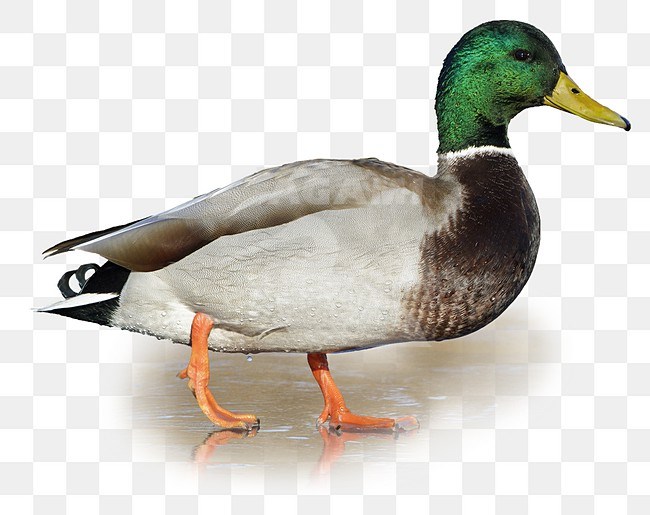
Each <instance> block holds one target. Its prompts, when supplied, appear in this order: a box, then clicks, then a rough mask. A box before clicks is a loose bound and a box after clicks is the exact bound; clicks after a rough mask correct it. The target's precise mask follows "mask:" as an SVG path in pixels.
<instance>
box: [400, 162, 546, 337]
mask: <svg viewBox="0 0 650 515" xmlns="http://www.w3.org/2000/svg"><path fill="white" fill-rule="evenodd" d="M440 165H441V166H440V172H439V177H440V178H442V179H444V180H446V181H449V180H451V181H458V183H460V185H461V186H462V189H463V202H462V205H460V206H459V208H458V210H457V211H456V213H455V214H454V215H452V216H451V217H450V219H449V221H448V223H447V224H445V225H444V226H443V227H440V228H438V229H436V230H434V231H432V232H431V233H430V234H428V235H427V236H426V237H425V238H424V239H423V241H422V244H421V265H420V272H419V282H418V284H417V285H416V286H415V287H413V288H412V289H411V290H410V291H408V292H406V294H405V295H404V297H403V300H402V308H403V321H404V323H405V324H406V327H405V328H404V329H405V332H407V333H409V334H410V335H411V337H413V338H414V339H419V338H424V339H427V340H444V339H449V338H456V337H458V336H463V335H465V334H468V333H471V332H473V331H476V330H477V329H480V328H481V327H483V326H485V325H486V324H488V323H489V322H491V321H492V320H494V319H495V318H496V317H497V316H499V315H500V314H501V313H502V312H503V311H504V310H505V309H506V308H507V307H508V306H509V305H510V303H511V302H512V301H513V300H514V299H515V298H516V297H517V295H518V294H519V292H520V291H521V289H522V288H523V286H524V285H525V284H526V281H527V280H528V278H529V277H530V274H531V272H532V269H533V265H534V264H535V258H536V256H537V250H538V248H539V233H540V226H539V213H538V210H537V204H536V202H535V198H534V196H533V193H532V191H531V189H530V186H529V185H528V182H527V181H526V178H525V177H524V175H523V172H522V171H521V169H520V168H519V165H518V164H517V162H516V160H515V159H514V157H511V156H508V155H497V154H489V153H485V154H475V155H473V156H469V157H465V158H462V159H456V160H454V161H452V162H447V163H445V162H443V161H441V163H440ZM434 182H435V180H434Z"/></svg>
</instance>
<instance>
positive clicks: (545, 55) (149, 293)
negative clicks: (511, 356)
mask: <svg viewBox="0 0 650 515" xmlns="http://www.w3.org/2000/svg"><path fill="white" fill-rule="evenodd" d="M541 105H549V106H552V107H555V108H557V109H560V110H563V111H568V112H569V113H573V114H576V115H578V116H580V117H582V118H585V119H587V120H591V121H592V122H597V123H604V124H608V125H613V126H615V127H620V128H622V129H625V130H629V129H630V123H629V122H628V121H627V120H626V119H625V118H623V117H622V116H620V115H618V114H616V113H615V112H614V111H612V110H610V109H608V108H607V107H604V106H602V105H601V104H599V103H598V102H596V101H595V100H593V99H591V98H590V97H589V96H587V95H586V94H585V93H584V92H583V91H582V90H581V89H580V88H579V87H578V86H577V85H576V84H575V83H574V82H573V80H572V79H571V78H570V77H569V75H568V74H567V71H566V68H565V66H564V64H563V63H562V59H561V58H560V55H559V54H558V52H557V50H556V49H555V47H554V46H553V44H552V43H551V41H550V40H549V39H548V37H547V36H546V35H545V34H544V33H542V32H541V31H540V30H538V29H536V28H535V27H533V26H531V25H529V24H526V23H521V22H516V21H493V22H488V23H484V24H482V25H480V26H478V27H476V28H474V29H472V30H470V31H469V32H467V33H466V34H465V35H464V36H463V37H462V38H461V39H460V41H458V43H457V44H456V45H455V46H454V47H453V48H452V50H451V51H450V52H449V54H448V55H447V57H446V59H445V61H444V65H443V68H442V71H441V73H440V78H439V81H438V89H437V93H436V103H435V106H436V113H437V116H438V132H439V138H440V146H439V148H438V170H437V174H436V175H435V176H434V177H429V176H427V175H424V174H422V173H418V172H416V171H413V170H409V169H407V168H404V167H402V166H398V165H395V164H391V163H387V162H383V161H380V160H378V159H372V158H371V159H356V160H333V159H318V160H312V161H302V162H297V163H291V164H286V165H283V166H279V167H276V168H271V169H267V170H262V171H260V172H258V173H255V174H253V175H251V176H249V177H247V178H245V179H243V180H240V181H237V182H234V183H233V184H231V185H229V186H227V187H225V188H222V189H218V190H215V191H212V192H210V193H207V194H205V195H201V196H199V197H196V198H195V199H193V200H191V201H189V202H186V203H184V204H182V205H180V206H178V207H175V208H173V209H170V210H168V211H164V212H162V213H160V214H157V215H153V216H150V217H148V218H144V219H142V220H139V221H135V222H132V223H129V224H126V225H123V226H120V227H113V228H111V229H107V230H103V231H98V232H94V233H91V234H87V235H85V236H80V237H78V238H74V239H71V240H68V241H64V242H62V243H58V244H56V245H54V246H53V247H51V248H49V249H48V250H46V251H45V252H44V254H45V256H53V255H56V254H60V253H62V252H68V251H71V250H84V251H88V252H93V253H96V254H99V255H100V256H103V257H104V258H106V259H107V262H106V263H105V264H104V265H103V266H101V267H100V266H98V265H93V264H91V265H85V266H83V267H80V268H79V269H78V270H75V271H70V272H67V273H66V274H65V275H64V276H63V277H62V278H61V281H60V282H59V288H60V290H61V292H62V294H63V296H64V297H65V299H64V300H62V301H60V302H57V303H55V304H52V305H50V306H48V307H45V308H42V309H41V311H46V312H49V313H56V314H59V315H64V316H68V317H72V318H77V319H81V320H87V321H90V322H95V323H97V324H102V325H107V326H113V327H119V328H121V329H126V330H129V331H135V332H139V333H145V334H148V335H152V336H155V337H158V338H161V339H168V340H172V341H174V342H178V343H183V344H186V345H191V357H190V360H189V364H188V366H187V368H186V369H185V370H183V371H182V372H181V373H180V374H179V375H180V376H181V377H182V378H189V387H190V388H191V389H192V391H193V392H194V394H195V396H196V398H197V401H198V404H199V406H200V407H201V409H202V410H203V412H204V413H205V414H206V415H207V416H208V418H209V419H210V420H211V421H212V422H213V423H214V424H216V425H217V426H218V427H219V428H224V429H243V430H250V429H252V428H254V427H257V426H259V419H258V418H257V417H256V416H254V415H250V414H236V413H232V412H230V411H227V410H225V409H224V408H222V407H221V406H219V404H217V402H216V401H215V399H214V397H213V396H212V394H211V393H210V390H209V389H208V380H209V361H208V350H212V351H220V352H240V353H247V354H248V353H258V352H299V353H306V354H307V360H308V363H309V366H310V367H311V370H312V372H313V375H314V377H315V379H316V381H317V382H318V384H319V386H320V388H321V390H322V393H323V397H324V401H325V407H324V409H323V411H322V413H321V414H320V416H319V417H318V423H319V424H325V423H326V422H327V421H329V426H330V427H335V428H338V429H342V430H346V429H354V430H382V429H388V430H390V429H407V428H410V427H413V426H414V425H415V424H416V421H415V419H413V418H412V417H403V418H398V419H392V418H376V417H367V416H359V415H355V414H353V413H352V412H351V411H350V410H349V409H348V408H347V406H346V404H345V401H344V399H343V396H342V395H341V393H340V391H339V389H338V388H337V386H336V384H335V383H334V380H333V379H332V376H331V374H330V371H329V367H328V361H327V354H329V353H334V352H341V351H352V350H358V349H367V348H370V347H376V346H379V345H386V344H389V343H397V342H407V341H422V340H445V339H449V338H457V337H459V336H463V335H466V334H468V333H471V332H473V331H476V330H478V329H480V328H482V327H483V326H485V325H486V324H488V323H490V322H491V321H492V320H494V319H495V318H496V317H498V316H499V315H500V314H501V313H503V311H504V310H505V309H506V308H507V307H508V305H509V304H510V303H511V302H512V301H513V300H514V299H515V298H516V297H517V295H518V294H519V292H520V291H521V289H522V288H523V286H524V285H525V284H526V281H527V280H528V278H529V277H530V274H531V272H532V270H533V265H534V263H535V258H536V255H537V250H538V247H539V238H540V220H539V213H538V210H537V205H536V202H535V197H534V196H533V192H532V191H531V189H530V187H529V185H528V182H527V181H526V178H525V177H524V174H523V173H522V170H521V168H520V167H519V165H518V164H517V160H516V159H515V157H514V155H513V152H512V150H511V149H510V145H509V143H508V135H507V128H508V124H509V122H510V120H511V119H512V118H513V117H514V116H515V115H516V114H517V113H519V112H521V111H522V110H523V109H526V108H528V107H533V106H541ZM90 272H94V273H92V275H91V274H90ZM73 276H74V277H75V278H76V279H77V282H79V287H78V288H76V289H73V288H72V287H71V286H70V280H71V279H73ZM89 276H90V277H89Z"/></svg>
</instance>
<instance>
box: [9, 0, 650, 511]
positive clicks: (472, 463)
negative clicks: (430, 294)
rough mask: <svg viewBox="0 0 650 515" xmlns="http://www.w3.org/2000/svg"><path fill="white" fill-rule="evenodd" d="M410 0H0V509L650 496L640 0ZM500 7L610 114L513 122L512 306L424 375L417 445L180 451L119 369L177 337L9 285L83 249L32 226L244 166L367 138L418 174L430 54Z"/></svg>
mask: <svg viewBox="0 0 650 515" xmlns="http://www.w3.org/2000/svg"><path fill="white" fill-rule="evenodd" d="M429 4H430V3H429V2H427V1H424V0H409V1H400V2H396V1H394V0H392V1H391V0H388V1H386V0H381V1H378V0H373V1H370V0H368V1H366V2H363V1H360V0H345V1H344V0H335V1H333V2H331V3H330V2H320V1H310V2H298V1H297V0H267V1H261V0H251V1H247V2H227V1H223V2H221V1H220V2H212V1H209V0H199V1H198V2H197V1H196V0H169V1H166V2H162V1H154V0H134V1H133V2H129V1H127V0H69V1H67V2H65V1H63V0H33V1H21V2H16V1H9V0H0V174H1V176H2V182H1V184H2V188H1V190H0V197H1V198H0V231H1V234H2V242H3V252H2V253H0V284H1V285H2V286H1V288H2V294H3V295H2V298H0V331H2V338H1V339H0V349H1V359H0V396H1V397H0V512H2V513H36V514H46V513H47V514H48V515H58V514H63V513H70V514H74V513H84V514H89V513H102V514H109V513H110V514H113V513H124V514H128V513H131V512H132V513H145V512H146V513H162V512H166V513H169V514H176V513H194V512H200V513H214V512H215V511H217V512H219V513H225V512H228V511H230V512H232V513H234V514H248V513H270V514H272V513H282V514H291V513H300V514H302V513H312V514H315V515H318V514H321V513H323V514H325V513H334V512H344V513H347V512H349V513H372V514H374V513H379V514H388V513H394V512H403V513H406V512H407V511H408V512H409V513H424V512H427V511H428V510H429V511H430V512H431V513H445V514H449V515H453V514H460V513H464V514H474V513H477V514H481V515H484V514H490V513H498V514H506V515H507V514H525V513H529V514H541V513H543V514H548V513H560V512H561V513H566V514H573V513H599V514H604V513H607V514H610V513H628V514H631V515H640V514H646V513H650V482H649V481H648V478H649V477H650V444H648V442H650V345H649V344H648V342H650V316H649V315H650V170H648V166H649V165H650V158H649V157H648V154H647V149H648V141H649V140H648V131H650V122H649V121H648V120H650V95H649V94H648V84H650V53H648V50H647V49H648V48H650V33H649V31H648V22H647V20H648V19H649V17H650V9H649V8H648V7H647V3H646V2H643V1H641V0H630V1H628V2H611V1H607V0H597V1H595V2H590V1H586V0H585V1H578V0H571V1H568V0H567V1H560V0H546V1H545V2H536V1H533V0H530V1H529V2H528V3H526V2H520V1H506V0H492V1H479V0H464V1H462V2H445V3H444V4H442V3H431V5H429ZM499 18H506V19H520V20H525V21H529V22H531V23H533V24H535V25H536V26H538V27H539V28H541V29H542V30H543V31H544V32H546V33H547V34H548V35H549V36H550V37H551V39H552V40H553V41H554V43H555V44H556V45H557V47H558V49H559V50H560V53H561V54H562V56H563V58H564V61H565V64H566V65H567V67H568V69H569V72H570V73H571V75H572V77H573V78H574V79H575V80H576V81H577V82H578V84H580V85H581V86H582V87H583V88H584V89H585V91H587V92H591V93H593V96H594V97H595V98H597V99H599V100H601V101H602V102H603V103H605V104H606V105H608V106H610V107H612V108H613V109H615V110H616V111H618V112H621V113H623V114H626V115H628V117H629V118H630V120H631V121H632V125H633V131H632V132H630V133H623V132H622V131H617V130H614V129H611V128H607V127H602V126H594V125H591V124H589V123H587V122H585V121H583V120H580V119H577V118H575V117H571V116H568V115H564V114H561V113H559V112H556V111H552V110H551V109H536V110H533V111H530V112H527V113H524V114H522V115H520V116H519V117H518V118H517V119H516V120H515V121H513V123H512V126H511V133H510V134H511V137H510V139H511V143H512V146H513V148H514V150H515V152H516V155H517V157H518V159H519V161H520V163H521V165H522V167H524V169H525V170H526V172H527V174H528V177H529V179H530V182H531V185H532V187H533V189H534V191H535V193H536V195H537V198H538V201H539V206H540V210H541V212H542V218H543V236H542V238H543V242H542V248H541V251H540V255H539V258H538V264H537V267H536V270H535V273H534V275H533V277H532V278H531V281H530V283H529V286H528V287H527V289H526V291H525V292H524V294H522V296H521V297H520V298H519V299H518V300H517V301H516V302H515V304H514V305H513V307H512V308H511V309H512V310H516V313H518V314H523V320H519V321H518V322H513V319H512V318H510V319H507V320H509V321H508V322H503V321H501V322H500V321H497V322H496V323H495V324H494V326H493V327H492V328H491V329H488V330H492V331H494V338H493V340H494V344H493V346H492V347H491V348H490V349H489V350H488V351H487V352H489V353H490V356H491V358H490V359H491V361H490V359H488V361H487V363H483V364H482V365H481V367H479V371H480V372H482V374H483V375H481V376H480V377H481V379H480V381H479V382H478V383H471V382H469V378H470V377H471V378H473V377H474V375H475V370H473V369H471V368H463V367H462V363H461V364H457V369H456V371H457V373H458V374H459V375H460V376H462V379H463V378H467V379H468V381H467V383H463V384H466V386H465V387H464V388H463V387H460V388H459V389H458V390H454V391H445V392H438V395H444V396H445V400H444V401H443V400H441V402H442V403H444V405H445V407H446V408H449V409H451V410H452V411H454V410H455V412H456V414H457V417H458V418H457V420H456V421H455V422H454V421H449V420H446V419H444V418H437V417H436V416H435V413H432V416H431V420H430V421H423V422H424V423H423V429H422V430H421V433H420V435H422V434H425V440H426V445H425V446H424V452H420V451H421V449H420V448H418V449H417V452H416V450H415V449H412V450H411V451H410V452H409V450H408V446H407V447H406V451H403V449H404V448H403V447H402V451H401V452H402V453H401V454H400V453H397V454H394V456H395V458H394V460H392V461H391V460H388V461H386V460H383V461H382V460H378V459H376V458H373V456H372V455H371V454H369V455H364V454H363V452H362V451H357V452H361V454H360V455H359V456H357V458H356V459H353V460H347V461H346V460H344V461H343V462H341V463H339V464H335V465H333V466H334V467H335V468H334V469H333V470H332V471H331V474H330V476H329V477H328V480H327V481H326V482H325V483H324V484H323V485H320V486H314V485H313V484H311V483H310V482H308V481H307V480H306V479H305V478H304V475H305V470H307V467H305V466H303V465H304V464H303V463H302V462H301V461H300V459H296V460H294V461H291V460H289V463H288V464H287V463H286V460H285V463H284V465H285V466H284V468H283V471H284V474H282V475H276V474H275V472H274V471H275V469H274V468H273V464H269V463H268V462H266V463H265V462H262V464H261V465H260V466H259V467H249V468H247V469H244V470H242V469H241V468H238V467H237V466H236V463H237V461H238V456H237V455H236V454H235V453H233V454H232V462H233V466H232V468H225V469H224V468H219V469H215V470H209V471H208V472H205V471H204V472H201V471H197V469H196V468H193V466H191V465H190V464H188V463H184V462H183V461H182V459H170V458H169V456H168V455H167V454H166V450H165V441H164V438H161V439H156V436H155V434H154V435H153V436H152V434H151V433H150V432H142V431H141V430H140V429H138V427H137V424H136V423H134V422H132V420H131V415H130V414H131V409H134V408H133V405H134V404H136V403H137V399H136V398H133V397H132V393H133V385H134V384H135V382H136V381H137V380H138V378H137V377H138V372H140V371H141V370H142V369H143V367H144V368H146V367H149V369H152V370H154V372H153V373H168V372H169V370H165V359H166V357H169V356H177V355H178V354H174V352H175V351H170V350H168V349H166V347H169V346H166V345H165V344H157V342H156V344H157V345H158V347H157V348H159V349H162V348H163V347H165V350H164V351H163V350H160V351H159V352H161V353H162V355H159V356H158V358H157V359H158V361H156V360H155V359H152V357H151V353H149V354H147V353H146V352H145V351H142V350H141V348H142V347H145V346H146V345H151V343H149V344H148V343H147V339H145V338H144V337H132V336H131V335H128V334H125V333H119V332H117V331H107V330H100V329H98V328H95V327H91V326H89V325H86V324H82V323H78V322H75V321H66V320H64V319H62V318H58V317H53V316H48V315H42V314H33V313H32V312H31V311H30V308H32V307H33V306H40V305H43V304H45V303H47V302H49V301H51V300H54V297H55V296H56V295H57V292H56V290H55V285H56V282H57V280H58V278H59V277H60V275H61V273H62V272H63V271H64V270H65V269H66V268H70V266H71V265H72V264H80V263H82V262H85V261H86V260H87V257H86V256H80V255H75V254H74V253H73V254H71V255H66V256H65V257H58V258H54V259H51V260H48V261H47V262H43V261H42V260H41V257H40V252H41V251H42V250H43V249H44V248H46V247H47V246H49V245H51V244H52V243H54V242H57V241H60V240H61V239H64V238H65V237H69V236H74V235H77V234H80V233H81V232H84V231H92V230H97V229H100V228H104V227H108V226H112V225H117V224H120V223H124V222H125V221H128V220H131V219H136V218H140V217H142V216H145V215H147V214H150V213H152V212H156V211H159V210H162V209H164V208H166V207H171V206H173V205H176V204H178V203H180V202H181V201H182V200H184V199H187V198H189V197H192V196H193V195H195V194H197V193H200V192H204V191H208V190H211V189H214V188H216V187H219V186H223V185H225V184H228V183H229V182H231V181H232V180H234V179H237V178H239V177H242V176H245V175H247V174H249V173H251V172H253V171H256V170H258V169H261V168H263V167H266V166H271V165H276V164H281V163H284V162H290V161H294V160H298V159H309V158H314V157H337V158H353V157H360V156H376V157H379V158H382V159H385V160H387V161H394V162H398V163H400V164H403V165H407V166H410V167H413V168H415V169H418V170H422V171H429V172H431V171H432V170H433V166H434V164H435V148H436V146H437V135H436V131H435V119H434V117H433V115H432V111H433V101H432V97H433V91H434V88H435V83H436V79H437V75H438V72H439V70H440V65H441V63H442V59H443V58H444V56H445V54H446V52H447V51H448V50H449V48H450V47H451V46H452V45H453V44H454V43H455V42H456V41H457V39H458V38H459V36H460V35H461V34H462V33H463V32H465V31H466V30H468V29H470V28H471V27H473V26H475V25H477V24H478V23H480V22H483V21H486V20H489V19H499ZM467 341H468V342H470V343H469V344H471V342H472V340H471V337H470V338H469V339H468V340H467ZM509 341H517V342H519V343H521V342H524V344H525V345H523V346H522V345H519V346H517V345H509V343H508V342H509ZM132 344H133V345H132ZM459 345H463V343H459ZM522 349H523V350H522ZM396 352H398V351H396ZM398 355H399V354H397V353H396V354H395V356H398ZM370 359H371V358H370ZM510 362H512V363H515V364H519V365H520V367H519V368H514V369H513V370H515V372H513V374H515V375H516V374H517V373H519V374H520V375H522V374H523V376H522V377H517V378H514V377H513V375H512V374H510V373H509V370H510V369H508V368H507V367H504V366H503V364H504V363H505V364H507V363H510ZM303 365H304V363H303ZM522 367H523V368H522ZM522 370H523V372H521V371H522ZM517 371H519V372H517ZM472 380H475V379H472ZM471 384H473V386H467V385H471ZM485 398H489V399H491V402H492V404H493V405H494V411H493V413H492V414H491V415H490V414H488V415H485V413H483V414H482V415H481V416H479V417H478V418H477V417H475V416H474V415H476V413H477V412H478V411H480V409H481V408H482V407H484V406H486V405H487V404H489V403H487V404H486V402H484V400H485ZM124 412H126V413H128V416H123V414H124ZM427 422H428V423H427ZM423 432H426V433H423ZM427 433H428V434H427ZM138 437H141V438H140V440H142V438H147V439H152V441H149V445H148V447H147V449H146V450H143V449H142V448H141V447H140V446H138V445H135V444H132V442H134V441H136V440H138ZM140 440H138V441H140ZM348 445H349V444H348ZM404 452H405V454H404ZM187 458H188V459H189V458H190V457H189V456H188V457H187ZM249 458H250V457H248V456H247V459H249ZM278 477H282V478H284V479H283V480H282V481H280V480H278ZM287 478H288V479H287ZM265 494H266V495H265Z"/></svg>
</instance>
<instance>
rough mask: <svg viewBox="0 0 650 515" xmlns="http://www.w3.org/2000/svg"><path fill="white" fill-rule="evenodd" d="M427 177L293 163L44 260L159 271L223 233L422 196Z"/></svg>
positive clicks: (391, 168)
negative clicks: (77, 258) (80, 258)
mask: <svg viewBox="0 0 650 515" xmlns="http://www.w3.org/2000/svg"><path fill="white" fill-rule="evenodd" d="M427 179H429V178H428V177H427V176H426V175H424V174H421V173H419V172H415V171H413V170H409V169H407V168H402V167H399V166H396V165H393V164H390V163H385V162H382V161H379V160H377V159H360V160H355V161H344V160H315V161H302V162H297V163H291V164H288V165H283V166H280V167H277V168H269V169H266V170H262V171H260V172H257V173H255V174H253V175H251V176H249V177H246V178H244V179H242V180H239V181H237V182H234V183H232V184H230V185H228V186H226V187H225V188H221V189H218V190H214V191H212V192H210V193H206V194H204V195H201V196H199V197H196V198H194V199H192V200H190V201H188V202H186V203H184V204H181V205H180V206H177V207H175V208H172V209H169V210H167V211H164V212H162V213H160V214H157V215H153V216H150V217H148V218H144V219H142V220H139V221H136V222H133V223H130V224H127V225H123V226H119V227H114V228H112V229H107V230H104V231H97V232H93V233H90V234H86V235H84V236H80V237H78V238H74V239H71V240H67V241H64V242H62V243H59V244H57V245H54V246H53V247H51V248H49V249H48V250H46V251H45V252H44V255H45V257H48V256H53V255H55V254H60V253H62V252H67V251H70V250H85V251H88V252H94V253H96V254H99V255H101V256H103V257H105V258H106V259H108V260H109V261H112V262H114V263H117V264H118V265H121V266H123V267H125V268H128V269H129V270H134V271H141V272H145V271H152V270H158V269H160V268H163V267H165V266H167V265H168V264H170V263H174V262H176V261H178V260H180V259H182V258H183V257H185V256H187V255H189V254H191V253H192V252H194V251H195V250H196V249H198V248H200V247H202V246H204V245H206V244H207V243H209V242H211V241H213V240H215V239H216V238H219V237H221V236H225V235H230V234H239V233H242V232H247V231H251V230H255V229H262V228H267V227H273V226H277V225H281V224H284V223H288V222H291V221H292V220H296V219H298V218H300V217H303V216H306V215H309V214H312V213H316V212H319V211H324V210H330V209H353V208H355V207H360V206H364V205H367V204H370V203H374V202H384V201H386V202H389V201H392V200H394V199H395V196H394V195H395V194H399V193H400V192H411V193H412V192H416V193H418V194H420V195H422V191H423V188H424V187H425V183H426V181H427ZM412 197H413V195H412V194H411V195H410V198H411V199H412ZM423 202H424V200H423Z"/></svg>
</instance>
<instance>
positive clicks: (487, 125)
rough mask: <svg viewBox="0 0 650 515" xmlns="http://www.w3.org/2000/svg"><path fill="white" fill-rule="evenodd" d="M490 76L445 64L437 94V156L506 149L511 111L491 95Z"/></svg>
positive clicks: (491, 77)
mask: <svg viewBox="0 0 650 515" xmlns="http://www.w3.org/2000/svg"><path fill="white" fill-rule="evenodd" d="M491 79H493V76H492V74H490V73H484V74H477V73H469V72H467V67H460V66H454V63H448V62H447V61H445V67H444V68H443V71H442V72H441V74H440V80H439V82H438V92H437V94H436V114H437V116H438V138H439V141H440V145H439V147H438V153H439V154H443V153H446V152H455V151H458V150H463V149H465V148H468V147H481V146H485V145H491V146H495V147H504V148H509V147H510V143H509V142H508V133H507V130H508V123H509V122H510V119H511V116H512V113H511V112H510V109H507V108H504V107H505V106H503V105H499V104H501V102H498V101H497V99H495V98H494V95H492V94H491V90H493V85H492V84H491Z"/></svg>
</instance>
